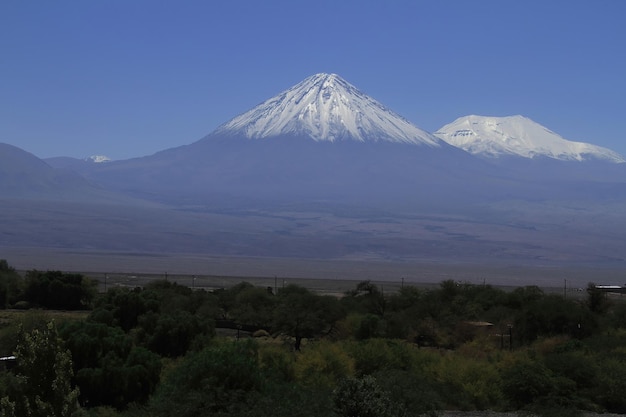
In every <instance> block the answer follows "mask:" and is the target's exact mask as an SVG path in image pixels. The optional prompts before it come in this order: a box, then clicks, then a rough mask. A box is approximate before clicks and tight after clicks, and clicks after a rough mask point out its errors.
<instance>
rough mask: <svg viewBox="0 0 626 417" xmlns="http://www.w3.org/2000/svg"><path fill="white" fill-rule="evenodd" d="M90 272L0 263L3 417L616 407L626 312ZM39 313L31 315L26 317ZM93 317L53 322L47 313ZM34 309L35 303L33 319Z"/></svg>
mask: <svg viewBox="0 0 626 417" xmlns="http://www.w3.org/2000/svg"><path fill="white" fill-rule="evenodd" d="M94 288H95V287H94V283H93V282H91V281H90V280H89V279H88V278H86V277H83V276H80V275H75V274H64V273H61V272H45V273H42V272H37V271H31V272H29V273H28V274H26V276H25V277H23V278H22V277H21V276H19V275H18V274H17V273H16V272H15V271H14V270H13V269H12V268H10V267H9V266H8V265H7V263H6V261H0V301H1V302H2V304H1V306H2V307H4V308H13V309H15V308H21V309H28V308H31V310H28V311H26V310H25V312H23V313H21V314H18V313H15V314H14V315H12V316H11V317H12V319H11V320H8V319H5V320H4V321H3V322H2V327H1V328H0V356H5V355H10V354H13V353H15V355H16V356H17V365H16V367H15V368H14V369H13V370H11V371H10V372H2V373H0V398H1V400H0V415H1V416H13V415H15V416H52V415H54V416H70V415H93V416H100V417H104V416H127V417H144V416H170V415H178V416H197V415H216V416H220V415H223V416H226V415H228V416H266V415H267V416H283V415H284V416H293V415H298V416H333V415H336V416H362V417H365V416H378V417H380V416H407V417H408V416H418V415H424V414H426V415H429V414H434V413H435V411H436V410H441V409H464V410H482V409H492V410H529V411H533V412H536V413H539V414H542V415H575V414H576V413H578V412H579V410H592V411H611V412H616V413H626V397H624V396H623V392H624V391H625V390H626V348H625V346H626V320H625V319H626V303H624V302H623V301H622V300H621V298H620V297H611V298H609V297H607V295H606V294H605V293H602V292H600V291H598V290H597V289H596V288H595V286H594V285H593V284H590V285H589V287H588V289H587V293H585V294H583V296H581V297H578V298H576V299H574V298H565V297H564V296H563V295H554V294H547V293H544V292H543V291H542V290H541V289H539V288H537V287H532V286H531V287H523V288H517V289H515V290H513V291H509V292H506V291H503V290H501V289H498V288H494V287H491V286H489V285H470V284H464V283H458V282H453V281H444V282H442V283H441V284H440V285H439V287H437V288H434V289H422V288H417V287H413V286H405V287H403V288H402V289H401V290H400V291H399V292H397V293H393V294H383V293H382V291H380V290H379V288H377V287H376V286H375V285H373V284H372V283H370V282H361V283H358V284H357V285H355V288H354V289H353V290H351V291H349V292H348V293H346V294H345V295H344V296H343V297H339V298H338V297H331V296H323V295H318V294H315V293H313V292H311V291H309V290H307V289H305V288H303V287H300V286H296V285H290V286H286V287H285V288H283V289H281V290H279V291H278V293H276V294H275V293H274V292H273V291H272V289H271V288H258V287H254V286H252V285H251V284H248V283H240V284H238V285H236V286H234V287H232V288H229V289H223V290H219V291H214V292H208V291H203V290H192V289H190V288H188V287H185V286H181V285H178V284H176V283H172V282H168V281H166V280H163V281H154V282H152V283H150V284H148V285H146V286H145V287H144V288H121V287H116V288H112V289H109V290H108V291H107V292H106V293H104V294H96V293H95V290H94ZM33 307H37V308H39V310H33V309H32V308H33ZM53 308H54V309H65V310H72V309H82V310H87V312H86V313H85V314H84V315H83V316H79V317H78V318H66V319H56V320H53V321H51V320H50V319H49V316H48V315H47V314H46V312H45V311H46V310H45V309H53ZM41 309H44V310H41Z"/></svg>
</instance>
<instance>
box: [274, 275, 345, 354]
mask: <svg viewBox="0 0 626 417" xmlns="http://www.w3.org/2000/svg"><path fill="white" fill-rule="evenodd" d="M342 317H343V310H342V309H341V306H340V305H339V302H338V301H337V299H336V298H334V297H331V296H321V295H317V294H314V293H312V292H310V291H309V290H307V289H306V288H304V287H300V286H297V285H288V286H287V287H285V288H283V289H282V290H281V291H279V293H278V301H277V306H276V310H275V311H274V325H273V327H272V329H273V330H274V331H282V332H285V333H286V334H288V335H290V336H293V337H294V338H295V343H294V348H295V350H300V346H301V344H302V339H303V338H305V337H309V338H310V337H314V336H317V335H320V334H322V333H326V334H328V333H330V331H331V330H332V329H333V326H334V324H335V323H336V322H337V321H338V320H339V319H341V318H342Z"/></svg>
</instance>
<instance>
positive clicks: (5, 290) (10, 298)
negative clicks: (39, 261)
mask: <svg viewBox="0 0 626 417" xmlns="http://www.w3.org/2000/svg"><path fill="white" fill-rule="evenodd" d="M21 284H22V279H21V277H20V276H19V274H18V273H17V272H15V269H13V268H11V267H10V266H9V264H8V263H7V261H6V260H4V259H0V308H7V307H9V306H10V305H11V304H13V303H14V302H15V301H17V297H18V296H19V294H20V291H21Z"/></svg>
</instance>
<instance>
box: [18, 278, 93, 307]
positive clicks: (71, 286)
mask: <svg viewBox="0 0 626 417" xmlns="http://www.w3.org/2000/svg"><path fill="white" fill-rule="evenodd" d="M95 295H96V286H95V282H94V281H92V280H90V279H89V278H87V277H84V276H83V275H81V274H66V273H63V272H60V271H47V272H40V271H29V272H28V273H27V275H26V288H25V289H24V298H25V300H26V301H28V302H29V303H31V304H34V305H36V306H39V307H44V308H50V309H58V310H81V309H85V308H90V307H91V302H92V301H93V299H94V297H95Z"/></svg>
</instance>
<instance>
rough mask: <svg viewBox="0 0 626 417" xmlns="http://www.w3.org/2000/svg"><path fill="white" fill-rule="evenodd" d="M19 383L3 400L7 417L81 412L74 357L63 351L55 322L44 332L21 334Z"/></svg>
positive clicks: (0, 404) (0, 405)
mask: <svg viewBox="0 0 626 417" xmlns="http://www.w3.org/2000/svg"><path fill="white" fill-rule="evenodd" d="M15 355H16V357H17V367H16V369H15V373H16V383H15V385H14V386H13V387H12V390H11V392H10V393H9V395H8V396H6V397H4V398H2V401H1V402H0V411H1V412H2V414H3V415H5V416H20V417H21V416H33V417H39V416H41V417H50V416H55V417H70V416H76V415H78V414H79V412H80V407H79V405H78V389H76V388H73V387H72V376H73V370H72V357H71V353H70V352H69V351H68V350H64V348H63V342H62V340H61V339H60V338H59V337H58V333H57V330H56V327H55V325H54V323H53V322H50V323H48V325H47V326H46V328H45V329H43V330H40V329H35V330H33V331H31V332H30V333H26V332H24V331H20V334H19V338H18V345H17V351H16V353H15Z"/></svg>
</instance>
